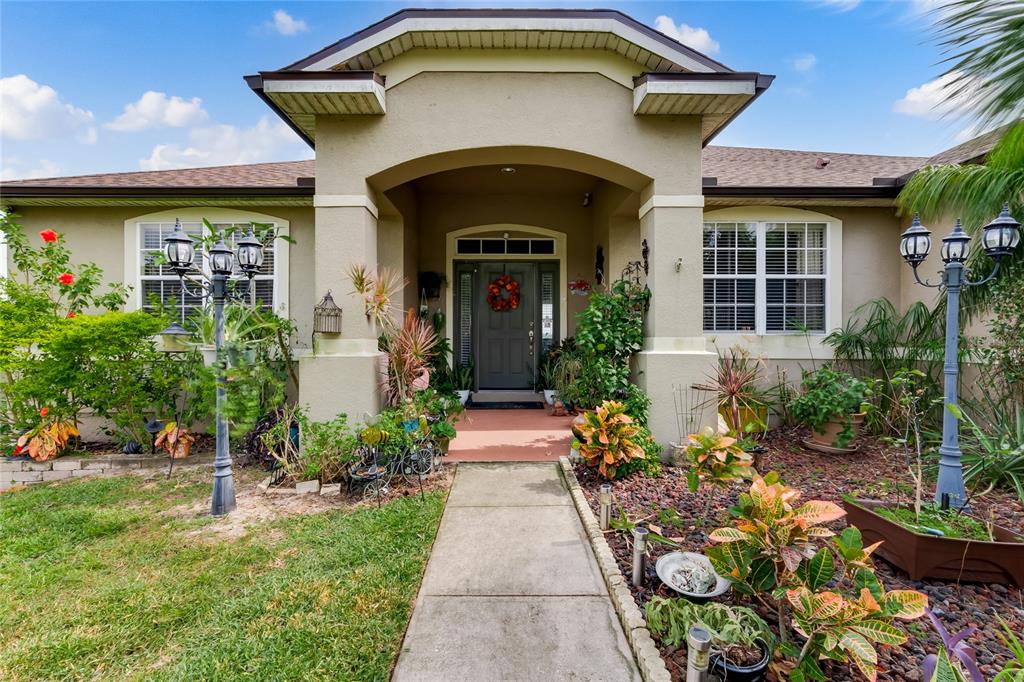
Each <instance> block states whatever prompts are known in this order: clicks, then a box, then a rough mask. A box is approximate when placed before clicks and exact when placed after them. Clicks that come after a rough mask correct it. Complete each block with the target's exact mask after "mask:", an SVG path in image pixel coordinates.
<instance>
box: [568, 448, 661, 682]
mask: <svg viewBox="0 0 1024 682" xmlns="http://www.w3.org/2000/svg"><path fill="white" fill-rule="evenodd" d="M558 463H559V465H561V468H562V474H563V475H564V476H565V482H566V485H568V486H569V494H570V495H572V501H573V504H574V505H575V507H576V513H577V514H579V516H580V521H581V522H582V523H583V530H584V531H586V533H587V538H589V540H590V546H591V548H592V549H593V550H594V556H595V557H596V558H597V565H598V566H599V567H600V569H601V576H602V577H603V578H604V584H605V586H606V587H607V588H608V595H609V596H610V597H611V599H612V606H613V607H615V613H616V614H617V615H618V617H619V623H621V624H622V630H623V631H624V632H625V634H626V640H627V641H628V642H629V648H630V649H631V650H632V651H633V657H634V658H635V659H636V662H637V665H638V666H639V668H640V675H641V677H643V679H644V682H670V681H671V679H672V676H671V675H670V674H669V672H668V668H667V667H665V661H664V660H662V658H661V652H659V651H658V647H657V646H656V645H655V644H654V639H652V638H651V633H650V631H649V630H648V629H647V621H645V620H644V616H643V613H641V611H640V608H639V607H638V606H637V605H636V602H635V601H634V600H633V592H632V591H631V590H630V589H629V583H628V582H627V581H626V578H625V577H624V576H623V575H622V571H620V570H619V565H618V563H617V562H616V561H615V555H614V554H612V550H611V547H609V546H608V542H607V541H606V540H605V539H604V533H603V532H602V531H601V526H600V525H599V524H598V522H597V519H596V518H595V517H594V512H593V511H592V510H591V509H590V504H589V503H588V502H587V498H586V497H585V496H584V494H583V490H582V488H580V482H579V481H578V480H577V479H576V474H575V472H573V470H572V465H571V464H570V463H569V458H568V457H559V458H558Z"/></svg>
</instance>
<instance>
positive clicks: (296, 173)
mask: <svg viewBox="0 0 1024 682" xmlns="http://www.w3.org/2000/svg"><path fill="white" fill-rule="evenodd" d="M315 174H316V171H315V162H314V161H312V160H310V161H282V162H277V163H252V164H246V165H239V166H210V167H206V168H183V169H180V170H162V171H138V172H133V173H99V174H96V175H72V176H68V177H63V178H35V179H32V180H15V181H12V182H4V183H3V185H2V187H3V188H4V189H8V188H15V189H16V188H18V187H28V186H31V187H82V188H85V187H102V188H112V187H129V188H130V187H137V188H147V187H239V188H253V187H266V188H273V187H295V186H297V184H298V179H299V178H310V177H313V176H314V175H315Z"/></svg>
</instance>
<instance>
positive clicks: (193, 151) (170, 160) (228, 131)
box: [139, 116, 310, 170]
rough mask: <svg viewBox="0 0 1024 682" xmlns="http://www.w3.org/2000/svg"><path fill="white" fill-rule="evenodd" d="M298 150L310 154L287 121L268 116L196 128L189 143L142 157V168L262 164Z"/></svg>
mask: <svg viewBox="0 0 1024 682" xmlns="http://www.w3.org/2000/svg"><path fill="white" fill-rule="evenodd" d="M297 152H298V153H303V152H304V153H305V154H306V155H307V156H308V155H309V153H310V150H309V148H308V147H306V145H305V143H304V142H302V141H301V140H300V139H299V137H298V136H297V135H296V134H295V133H294V132H293V131H292V129H291V128H289V127H288V126H287V125H285V124H284V122H283V121H273V120H271V118H270V117H269V116H264V117H263V118H261V119H260V121H259V123H257V124H256V125H255V126H253V127H251V128H238V127H236V126H232V125H227V124H218V125H212V126H206V127H202V128H194V129H192V130H190V131H189V135H188V143H187V144H185V145H181V144H176V143H175V144H158V145H156V146H155V147H154V148H153V151H152V153H150V155H149V158H146V159H139V167H140V168H141V169H142V170H168V169H172V168H190V167H195V166H222V165H223V166H227V165H234V164H245V163H259V162H261V161H275V160H278V159H280V158H281V157H282V156H283V155H286V154H295V153H297Z"/></svg>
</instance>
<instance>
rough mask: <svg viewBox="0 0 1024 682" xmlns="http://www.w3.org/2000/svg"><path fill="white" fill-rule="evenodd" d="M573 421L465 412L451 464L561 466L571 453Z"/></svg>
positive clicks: (538, 413)
mask: <svg viewBox="0 0 1024 682" xmlns="http://www.w3.org/2000/svg"><path fill="white" fill-rule="evenodd" d="M571 424H572V417H552V416H551V415H550V414H548V411H547V410H466V411H465V412H463V413H462V414H461V415H459V421H458V423H457V424H456V428H457V429H458V431H459V435H458V437H457V438H456V439H455V440H453V441H452V443H451V447H450V449H449V450H448V457H447V458H446V461H449V462H527V461H540V462H556V463H557V462H558V458H559V457H561V456H563V455H566V454H568V453H569V447H570V444H571V443H572V432H571V431H570V430H569V427H570V426H571Z"/></svg>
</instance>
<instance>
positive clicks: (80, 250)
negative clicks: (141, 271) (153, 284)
mask: <svg viewBox="0 0 1024 682" xmlns="http://www.w3.org/2000/svg"><path fill="white" fill-rule="evenodd" d="M180 208H181V210H182V211H186V210H187V211H190V212H198V214H199V215H203V212H204V209H203V208H194V207H190V206H188V205H187V204H186V203H183V204H182V205H181V207H180ZM15 209H16V211H15V212H16V213H17V214H18V216H19V218H18V220H19V222H20V223H21V225H22V227H23V229H24V230H25V232H26V234H28V235H29V238H30V239H34V240H35V241H36V242H38V237H37V236H36V235H37V234H38V233H39V232H40V231H42V230H45V229H47V228H49V229H53V230H56V231H57V232H59V233H61V234H62V235H64V238H65V239H66V241H67V244H68V247H69V248H70V249H71V254H72V260H73V261H74V262H76V263H86V262H93V263H96V265H98V266H100V268H102V269H103V275H104V279H105V281H106V282H110V283H113V282H125V281H127V282H129V283H132V282H134V280H135V276H136V273H134V272H125V233H124V224H125V221H127V220H132V219H134V218H137V217H140V216H144V215H147V214H150V213H154V212H157V211H167V210H169V209H167V207H166V206H160V207H146V206H119V207H50V206H16V207H15ZM170 210H171V211H173V210H174V209H170ZM234 210H237V211H240V212H243V213H244V212H255V213H260V214H266V215H270V216H275V217H278V218H280V219H282V220H286V221H288V222H289V232H290V236H291V238H292V239H293V240H294V243H293V244H290V245H289V249H288V252H289V264H290V267H289V269H288V272H289V275H288V311H289V315H290V316H291V317H292V318H293V319H294V320H295V323H296V325H297V327H298V331H297V333H296V335H295V338H294V339H293V343H294V344H295V345H296V347H309V344H310V337H311V334H312V325H313V306H314V305H315V304H316V301H317V300H318V299H317V294H316V293H315V291H314V288H313V279H314V272H313V241H314V240H313V234H314V232H313V209H312V208H301V207H283V206H263V207H256V206H246V207H239V208H237V209H234ZM9 268H10V272H11V274H14V266H13V263H9Z"/></svg>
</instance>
